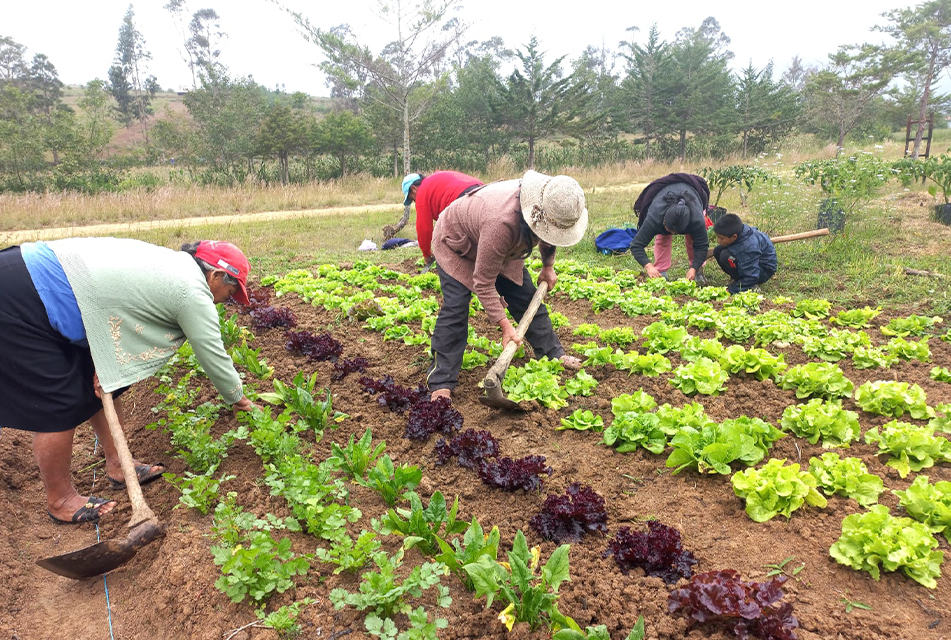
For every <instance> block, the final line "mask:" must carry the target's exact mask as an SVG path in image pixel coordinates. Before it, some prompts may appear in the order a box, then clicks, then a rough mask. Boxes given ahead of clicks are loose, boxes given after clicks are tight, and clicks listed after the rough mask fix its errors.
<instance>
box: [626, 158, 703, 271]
mask: <svg viewBox="0 0 951 640" xmlns="http://www.w3.org/2000/svg"><path fill="white" fill-rule="evenodd" d="M709 202H710V188H709V187H708V186H707V182H706V180H704V179H703V178H701V177H700V176H697V175H693V174H691V173H672V174H670V175H667V176H664V177H663V178H658V179H657V180H654V181H653V182H651V183H650V184H649V185H647V188H646V189H644V191H642V192H641V194H640V195H639V196H638V197H637V200H636V201H635V202H634V211H635V213H637V214H638V220H637V235H636V236H634V241H633V242H632V243H631V254H633V256H634V258H635V259H636V260H637V262H638V263H640V265H641V266H642V267H644V270H645V271H647V275H648V276H650V277H651V278H659V277H661V276H666V275H667V270H668V269H670V253H671V245H672V240H673V235H675V234H676V235H685V236H686V244H687V256H688V257H689V258H690V268H689V269H688V270H687V279H688V280H694V279H695V278H696V277H697V275H698V273H699V274H700V275H701V278H702V268H703V263H704V261H705V260H706V257H707V249H708V248H709V246H710V240H709V238H708V237H707V224H706V220H707V219H706V215H705V214H704V212H705V211H706V210H707V205H708V204H709ZM651 240H654V261H653V262H651V261H650V258H648V257H647V253H646V252H645V251H644V249H645V247H647V245H648V243H650V241H651Z"/></svg>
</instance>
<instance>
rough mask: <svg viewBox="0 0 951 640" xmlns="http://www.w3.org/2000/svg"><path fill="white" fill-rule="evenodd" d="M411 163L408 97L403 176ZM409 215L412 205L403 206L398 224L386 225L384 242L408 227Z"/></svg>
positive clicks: (404, 106)
mask: <svg viewBox="0 0 951 640" xmlns="http://www.w3.org/2000/svg"><path fill="white" fill-rule="evenodd" d="M393 149H394V158H393V162H394V165H395V163H396V157H395V151H396V145H393ZM409 161H410V153H409V97H408V96H407V97H406V99H405V100H404V101H403V174H404V175H408V174H409V167H410V164H409ZM394 168H395V166H394ZM396 177H397V178H399V174H397V176H396ZM409 213H410V205H404V206H403V217H402V218H400V221H399V222H397V223H396V224H395V225H392V224H388V225H386V226H385V227H383V240H384V241H386V240H389V239H390V238H392V237H394V236H395V235H396V234H397V233H399V231H400V229H402V228H403V227H405V226H406V223H407V222H408V221H409Z"/></svg>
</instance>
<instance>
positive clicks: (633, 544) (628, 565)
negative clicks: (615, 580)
mask: <svg viewBox="0 0 951 640" xmlns="http://www.w3.org/2000/svg"><path fill="white" fill-rule="evenodd" d="M647 528H648V531H647V532H646V533H645V532H643V531H635V530H632V529H631V528H630V527H621V528H620V529H618V531H617V533H616V534H614V537H613V538H612V539H611V541H610V542H609V543H608V550H607V551H605V552H604V554H603V555H604V557H605V558H606V557H608V556H610V555H613V556H614V561H615V562H616V563H617V566H618V567H619V568H620V569H621V571H622V572H623V573H627V572H628V571H630V570H631V569H633V568H634V567H642V568H643V569H644V572H645V573H647V575H649V576H657V577H659V578H663V580H664V582H666V583H667V584H674V583H675V582H677V581H678V580H679V579H680V578H682V577H683V578H689V577H690V575H691V574H692V573H693V566H694V565H695V564H697V559H696V558H694V556H693V554H692V553H690V552H689V551H687V550H686V549H684V548H683V546H682V545H681V543H680V532H679V531H677V530H676V529H674V528H673V527H668V526H667V525H666V524H663V523H661V522H660V521H658V520H650V521H649V522H648V523H647Z"/></svg>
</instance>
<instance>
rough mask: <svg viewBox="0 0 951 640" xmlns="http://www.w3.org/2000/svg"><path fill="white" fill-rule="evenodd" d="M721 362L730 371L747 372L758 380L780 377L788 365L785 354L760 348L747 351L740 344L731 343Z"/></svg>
mask: <svg viewBox="0 0 951 640" xmlns="http://www.w3.org/2000/svg"><path fill="white" fill-rule="evenodd" d="M720 364H721V365H722V366H723V368H724V369H726V370H727V371H728V372H729V373H745V374H746V375H749V376H753V377H754V378H756V379H757V380H766V379H769V378H778V377H779V376H780V375H781V374H782V372H783V371H785V370H786V366H787V365H786V358H785V356H783V354H779V355H778V356H774V355H773V354H771V353H770V352H769V351H766V350H765V349H758V348H753V349H750V350H749V351H747V350H746V349H745V348H743V346H742V345H738V344H735V345H731V346H729V347H727V348H726V349H725V350H724V351H723V355H722V356H720Z"/></svg>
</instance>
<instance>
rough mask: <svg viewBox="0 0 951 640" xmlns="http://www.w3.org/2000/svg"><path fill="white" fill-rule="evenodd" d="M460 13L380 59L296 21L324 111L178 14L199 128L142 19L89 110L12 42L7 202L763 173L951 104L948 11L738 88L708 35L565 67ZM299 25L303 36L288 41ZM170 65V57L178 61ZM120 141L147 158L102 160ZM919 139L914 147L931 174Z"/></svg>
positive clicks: (447, 12) (1, 133) (398, 15)
mask: <svg viewBox="0 0 951 640" xmlns="http://www.w3.org/2000/svg"><path fill="white" fill-rule="evenodd" d="M458 3H459V0H437V1H433V0H421V1H420V2H418V3H413V2H403V1H401V0H392V2H390V3H387V4H384V5H382V6H383V7H384V8H385V9H386V10H385V11H381V13H380V15H381V16H382V17H383V18H384V19H385V20H387V21H388V22H389V25H388V28H389V29H390V33H392V34H393V36H394V39H393V40H392V41H391V42H389V43H388V44H387V45H386V46H384V47H383V48H382V49H380V50H379V51H373V50H372V49H371V48H370V47H369V46H367V45H366V44H364V43H362V42H361V41H360V39H359V37H358V35H357V34H355V33H353V32H352V30H351V29H350V27H349V26H348V25H338V26H335V27H330V28H327V27H323V26H320V25H317V24H315V23H313V22H312V21H311V20H310V19H309V18H308V17H307V16H305V15H303V14H301V13H298V12H294V11H291V10H286V11H287V14H288V17H289V20H290V21H291V23H292V24H293V25H294V26H296V27H297V30H298V32H299V33H300V34H301V35H302V37H304V38H305V39H307V40H308V41H309V42H311V43H313V44H314V45H315V49H314V51H315V62H316V63H317V64H318V65H319V67H320V68H321V70H322V71H323V72H324V74H325V76H326V78H327V86H328V89H329V93H330V100H315V99H313V98H311V97H309V96H307V95H305V94H300V93H296V94H287V93H285V92H283V91H281V90H279V88H278V89H275V90H269V89H267V88H265V87H263V86H261V85H260V84H258V83H257V82H255V81H254V79H253V78H251V77H250V76H247V77H242V76H240V75H238V74H235V73H233V72H232V71H231V70H229V69H228V68H227V67H226V66H225V65H224V64H222V62H221V60H220V59H219V54H220V43H221V41H222V39H223V38H226V37H227V33H226V32H225V30H224V28H223V27H222V23H221V18H220V17H219V16H218V14H217V13H216V12H215V10H214V9H210V8H201V9H198V10H195V11H193V10H192V9H191V8H190V7H189V6H188V5H187V0H170V1H169V2H168V4H166V5H165V9H166V10H167V11H168V13H169V16H170V18H171V19H172V20H173V21H174V22H175V25H176V27H177V28H178V32H179V36H180V42H178V43H177V45H176V48H177V49H178V51H179V53H180V54H181V56H182V60H183V63H184V64H186V65H187V66H188V69H189V71H190V74H191V78H192V88H191V90H190V91H188V92H187V95H185V96H184V103H185V106H186V108H187V114H172V113H166V114H161V117H157V116H156V114H155V113H154V108H153V103H154V99H155V97H156V95H157V93H158V91H159V81H158V79H156V78H155V76H153V75H151V74H150V73H149V70H148V62H149V60H150V59H151V53H150V52H149V49H148V47H147V44H146V42H145V40H144V38H143V37H142V35H141V33H140V32H139V30H138V29H137V27H136V23H135V13H134V8H133V6H132V5H130V6H129V8H128V11H127V12H126V14H125V16H124V18H123V21H122V23H121V24H120V28H119V32H118V39H117V44H116V54H115V59H114V63H113V65H112V66H111V67H110V68H109V69H108V70H107V72H106V77H107V78H108V79H107V80H105V81H103V80H98V79H96V80H92V81H90V82H89V83H87V85H86V86H85V87H84V88H83V90H82V98H81V99H80V100H79V102H78V104H77V108H76V109H74V108H71V107H69V106H66V104H65V103H64V102H63V99H62V98H63V85H62V83H61V82H60V80H59V78H58V76H57V72H56V69H55V66H54V65H53V63H52V62H51V61H50V60H49V59H48V58H47V57H46V56H45V55H43V54H40V53H37V54H35V55H34V56H33V58H32V60H28V56H27V48H26V47H25V46H24V45H22V44H20V43H18V42H16V41H15V40H13V39H12V38H10V37H0V190H12V191H25V190H34V189H39V190H42V189H67V188H77V189H84V190H102V189H114V188H120V187H121V185H122V184H123V181H122V178H121V176H122V172H121V170H122V168H123V167H126V166H129V165H134V164H145V165H148V164H155V163H163V164H174V165H175V167H176V169H178V170H179V171H180V175H181V176H183V177H184V178H185V179H188V180H193V181H198V182H203V183H208V182H220V183H235V182H241V181H244V180H248V179H255V180H261V181H265V182H272V181H273V182H281V183H288V182H292V181H307V180H320V179H327V178H333V177H337V176H343V175H347V174H348V173H352V172H367V173H371V174H374V175H399V174H401V173H404V172H409V171H411V170H414V171H431V170H434V169H440V168H453V169H458V170H462V171H468V172H470V173H481V172H485V171H486V170H487V168H489V167H490V166H491V165H492V163H494V162H497V161H498V159H499V158H501V157H508V158H510V159H511V161H512V162H513V163H514V164H515V165H516V166H517V167H518V168H527V167H531V168H539V169H540V170H544V171H557V170H559V168H561V167H564V166H568V165H572V166H596V165H602V164H610V163H616V162H622V161H627V160H643V159H658V160H673V159H679V160H681V161H683V160H688V159H694V160H696V159H716V158H722V157H727V156H740V157H750V156H753V155H756V154H759V153H762V152H764V151H767V150H772V149H776V148H778V146H779V145H781V144H782V143H783V141H784V140H785V139H786V138H787V137H788V136H790V135H792V134H793V133H798V132H802V133H811V134H814V135H816V136H818V137H819V138H821V139H823V140H829V141H833V142H835V143H836V144H837V145H838V146H839V147H842V146H843V145H844V144H845V143H846V141H847V140H849V139H850V138H851V139H862V140H867V139H868V138H869V137H873V138H875V139H882V138H884V137H885V136H886V135H888V134H890V133H891V132H893V131H895V130H899V129H903V128H904V126H905V123H906V119H907V118H908V117H909V116H914V117H913V119H918V120H924V119H925V118H926V117H927V115H928V114H929V113H936V114H937V117H936V122H937V123H939V124H940V123H941V122H943V121H944V119H945V118H944V114H945V113H946V112H947V111H948V109H949V105H951V100H949V97H948V96H947V95H944V94H941V93H938V92H936V91H935V87H934V84H935V81H936V79H937V78H938V77H939V75H940V74H941V73H942V72H943V71H944V70H946V69H947V68H948V67H949V66H951V0H931V1H927V2H923V3H921V4H919V5H916V6H914V7H908V8H901V9H895V10H893V11H889V12H886V13H885V14H883V16H882V18H883V20H882V24H881V25H879V26H877V27H875V29H876V30H878V31H881V32H885V33H887V34H889V35H890V36H891V40H892V44H890V45H871V44H856V45H843V46H841V47H839V48H838V50H837V51H835V52H834V53H832V54H830V55H829V57H828V60H827V62H826V64H824V65H822V66H821V67H815V68H811V67H806V66H804V65H803V64H802V61H801V60H800V59H799V58H796V59H794V60H793V61H792V64H791V65H790V66H789V68H787V69H785V70H783V71H782V72H779V71H777V70H776V69H774V68H773V64H772V62H770V63H769V64H767V65H766V66H764V67H762V68H757V67H755V66H754V65H753V64H752V63H749V64H747V65H746V66H745V67H743V68H741V69H740V70H739V71H734V70H732V69H731V64H732V62H733V57H734V56H733V53H732V52H731V51H730V44H731V40H730V38H729V36H728V35H727V34H726V33H724V32H723V30H722V28H721V26H720V24H719V23H718V22H717V20H716V19H715V18H713V17H709V18H707V19H705V20H703V21H702V22H701V24H700V25H698V26H695V27H684V28H681V29H680V30H678V31H677V32H676V33H675V34H674V36H673V37H672V38H671V39H665V38H664V37H663V36H662V33H661V31H660V28H659V27H658V25H651V26H649V27H647V28H646V30H644V31H641V30H640V29H639V28H638V27H631V28H630V29H628V30H627V33H628V34H629V37H628V38H627V39H626V40H625V41H622V42H620V43H618V44H617V46H616V47H615V48H608V47H606V46H603V45H602V46H600V47H596V46H589V47H587V48H586V49H584V51H583V52H582V53H581V54H580V55H579V56H578V57H577V58H575V59H572V60H566V57H564V56H563V57H558V58H552V57H550V56H549V55H547V52H546V51H545V49H544V46H543V44H542V42H540V41H539V40H538V39H537V38H535V37H532V38H530V39H529V41H528V42H525V43H522V44H521V45H519V46H517V47H515V48H509V47H508V46H507V45H506V43H505V42H504V41H502V40H501V39H500V38H491V39H489V40H487V41H481V42H480V41H471V40H468V39H467V38H466V34H467V25H466V24H465V23H464V22H463V21H462V20H461V19H460V18H459V17H458V16H457V15H455V14H457V13H458V12H454V11H453V10H454V9H456V8H458ZM289 26H290V25H289ZM166 46H168V45H166ZM119 126H124V127H128V128H135V129H138V130H140V131H141V134H142V135H141V138H142V139H143V140H144V142H143V143H142V144H141V146H140V147H138V148H136V149H133V150H131V151H127V152H124V153H121V154H110V153H107V147H108V144H109V141H110V139H111V137H112V134H113V132H114V131H115V129H116V128H117V127H119ZM920 139H921V132H920V131H919V132H918V139H917V140H916V142H915V145H914V148H913V155H915V156H917V153H918V145H919V144H920Z"/></svg>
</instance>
